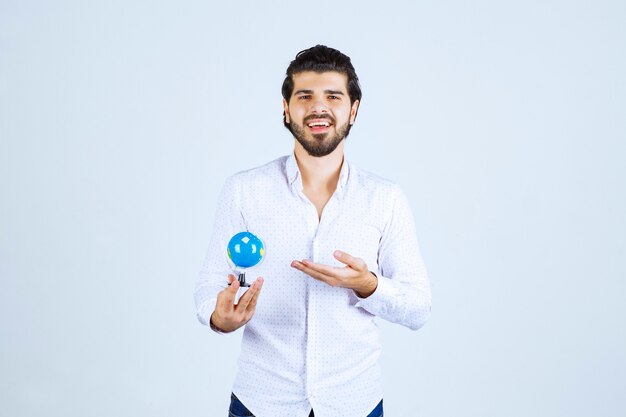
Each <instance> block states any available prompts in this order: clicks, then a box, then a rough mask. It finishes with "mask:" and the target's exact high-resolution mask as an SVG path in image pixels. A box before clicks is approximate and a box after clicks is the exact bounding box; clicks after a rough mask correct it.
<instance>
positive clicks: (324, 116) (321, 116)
mask: <svg viewBox="0 0 626 417" xmlns="http://www.w3.org/2000/svg"><path fill="white" fill-rule="evenodd" d="M316 119H317V120H319V119H326V120H328V121H329V122H330V123H331V124H335V119H334V118H333V117H332V116H331V115H329V114H324V113H322V114H310V115H308V116H307V117H305V118H304V120H303V123H305V124H306V123H308V122H310V121H311V120H316Z"/></svg>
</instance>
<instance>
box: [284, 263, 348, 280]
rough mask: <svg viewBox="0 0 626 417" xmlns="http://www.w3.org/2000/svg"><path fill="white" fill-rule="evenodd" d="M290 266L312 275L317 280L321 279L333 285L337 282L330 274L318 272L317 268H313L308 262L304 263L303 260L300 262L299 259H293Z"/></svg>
mask: <svg viewBox="0 0 626 417" xmlns="http://www.w3.org/2000/svg"><path fill="white" fill-rule="evenodd" d="M291 266H292V267H294V268H296V269H297V270H299V271H302V272H304V273H305V274H307V275H309V276H310V277H313V278H315V279H317V280H320V281H323V282H325V283H327V284H329V285H334V284H335V283H336V282H337V279H336V278H334V277H333V276H331V275H327V274H324V273H323V272H320V271H318V270H315V269H313V268H311V267H310V266H309V264H305V263H304V262H300V261H293V262H292V263H291Z"/></svg>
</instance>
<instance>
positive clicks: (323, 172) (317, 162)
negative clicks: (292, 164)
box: [294, 141, 343, 192]
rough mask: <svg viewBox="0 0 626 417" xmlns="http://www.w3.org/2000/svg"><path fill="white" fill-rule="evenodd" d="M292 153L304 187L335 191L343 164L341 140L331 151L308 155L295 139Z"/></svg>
mask: <svg viewBox="0 0 626 417" xmlns="http://www.w3.org/2000/svg"><path fill="white" fill-rule="evenodd" d="M294 154H295V156H296V161H297V163H298V168H299V169H300V174H301V175H302V186H303V187H304V188H305V189H312V190H320V189H326V190H329V191H331V192H334V191H335V188H336V187H337V181H339V174H340V173H341V165H342V164H343V141H342V142H341V143H340V144H339V146H337V149H335V150H334V151H333V152H332V153H330V154H328V155H326V156H321V157H315V156H311V155H309V154H308V152H307V151H306V150H305V149H304V148H303V147H302V145H300V143H298V141H296V144H295V149H294Z"/></svg>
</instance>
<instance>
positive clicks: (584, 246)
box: [0, 0, 626, 417]
mask: <svg viewBox="0 0 626 417" xmlns="http://www.w3.org/2000/svg"><path fill="white" fill-rule="evenodd" d="M373 4H374V2H371V3H368V2H358V1H351V2H337V3H333V2H330V3H328V2H326V3H324V2H322V3H320V2H314V3H306V2H287V1H276V2H272V4H271V5H270V4H265V3H262V2H253V1H250V2H223V3H222V2H220V3H215V2H210V1H176V2H174V1H165V0H158V1H147V0H146V1H110V0H109V1H103V0H102V1H89V2H74V1H55V2H52V1H50V2H45V1H28V0H26V1H24V0H20V1H18V0H0V144H1V145H0V146H1V147H0V199H1V204H0V276H1V281H0V329H1V333H0V337H1V343H0V415H2V416H10V417H21V416H39V415H46V416H59V417H61V416H97V417H99V416H103V417H104V416H168V417H170V416H211V417H213V416H218V417H219V416H225V415H226V409H227V406H228V401H229V398H228V397H229V393H230V387H231V384H232V381H233V378H234V373H235V364H236V358H237V355H238V349H239V340H240V334H237V335H235V336H233V337H230V338H220V337H217V336H215V335H213V334H211V333H210V331H209V330H208V329H207V328H206V327H203V326H201V325H200V324H199V323H198V322H197V321H196V318H195V309H194V305H193V299H192V292H193V286H194V282H195V279H196V276H197V272H198V270H199V269H200V266H201V263H202V260H203V257H204V251H205V249H206V246H207V243H208V238H209V233H210V230H211V227H212V222H213V210H214V204H215V199H216V197H217V193H218V191H219V189H220V187H221V184H222V182H223V180H224V179H225V178H226V177H227V176H229V175H231V174H232V173H234V172H237V171H240V170H243V169H247V168H251V167H253V166H257V165H260V164H263V163H265V162H267V161H270V160H272V159H274V158H276V157H279V156H281V155H284V154H287V153H289V152H290V151H291V150H292V147H293V140H292V138H291V137H290V135H289V133H288V132H287V131H286V130H285V129H284V127H283V126H282V107H281V95H280V86H281V83H282V79H283V77H284V71H285V69H286V67H287V65H288V64H289V62H290V61H291V59H293V57H294V56H295V54H296V53H297V52H298V51H300V50H302V49H305V48H308V47H310V46H313V45H315V44H317V43H323V44H327V45H329V46H332V47H335V48H338V49H340V50H341V51H343V52H345V53H346V54H348V55H349V56H351V57H352V60H353V63H354V65H355V67H356V69H357V73H358V75H359V77H360V79H361V84H362V87H363V92H364V94H363V101H362V106H361V109H360V112H359V116H358V118H357V123H356V125H355V127H354V129H353V130H352V132H351V134H350V137H349V139H348V144H347V155H348V157H349V158H350V159H351V160H352V162H353V163H356V164H357V165H359V166H360V167H362V168H364V169H367V170H369V171H372V172H375V173H377V174H379V175H382V176H384V177H387V178H390V179H392V180H394V181H396V182H398V183H400V184H401V185H402V186H403V188H404V190H405V192H406V193H407V195H408V197H409V200H410V202H411V205H412V207H413V211H414V216H415V219H416V228H417V232H418V237H419V239H420V243H421V247H422V252H423V256H424V259H425V261H426V264H427V266H428V269H429V272H430V275H431V282H432V287H433V315H432V318H431V320H430V321H429V322H428V323H427V325H426V326H425V327H424V328H422V329H421V330H419V331H418V332H416V333H414V332H411V331H410V330H408V329H405V328H402V327H399V326H396V325H391V324H388V323H385V322H382V321H380V322H379V323H380V326H381V331H382V338H383V349H384V354H383V370H384V372H385V386H386V393H385V409H386V415H389V416H391V417H394V416H428V417H439V416H441V417H444V416H445V417H447V416H464V417H486V416H494V417H495V416H506V417H516V416H520V417H521V416H528V415H532V416H535V417H539V416H568V417H572V416H581V417H583V416H584V417H588V416H607V417H609V416H624V415H625V414H626V406H625V403H624V398H623V390H624V387H625V386H626V353H625V352H626V326H625V324H624V318H625V317H626V307H625V303H624V302H623V298H624V293H625V292H626V284H625V283H624V280H625V278H626V268H625V266H624V260H625V256H626V222H625V220H624V213H626V197H625V194H626V193H625V190H626V169H625V165H626V152H625V150H626V144H625V141H626V82H625V77H624V74H626V58H625V57H626V55H625V51H626V29H625V28H626V25H625V24H624V22H626V5H625V3H624V2H622V1H617V0H616V1H593V2H592V1H555V0H548V1H546V0H543V1H538V0H537V1H525V2H521V1H520V2H510V1H507V2H502V1H475V2H463V1H419V2H408V1H407V2H399V1H386V2H383V3H382V4H380V2H376V4H377V5H376V6H374V5H373ZM277 417H283V416H277Z"/></svg>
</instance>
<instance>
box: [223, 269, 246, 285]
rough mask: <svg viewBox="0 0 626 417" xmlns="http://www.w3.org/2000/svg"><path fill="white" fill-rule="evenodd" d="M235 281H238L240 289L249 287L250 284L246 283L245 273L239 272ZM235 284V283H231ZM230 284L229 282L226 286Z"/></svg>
mask: <svg viewBox="0 0 626 417" xmlns="http://www.w3.org/2000/svg"><path fill="white" fill-rule="evenodd" d="M237 281H239V286H240V287H249V286H250V283H248V282H246V273H245V272H240V273H239V276H238V277H237ZM233 282H235V281H233ZM230 284H231V283H230V282H229V283H228V285H230Z"/></svg>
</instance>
